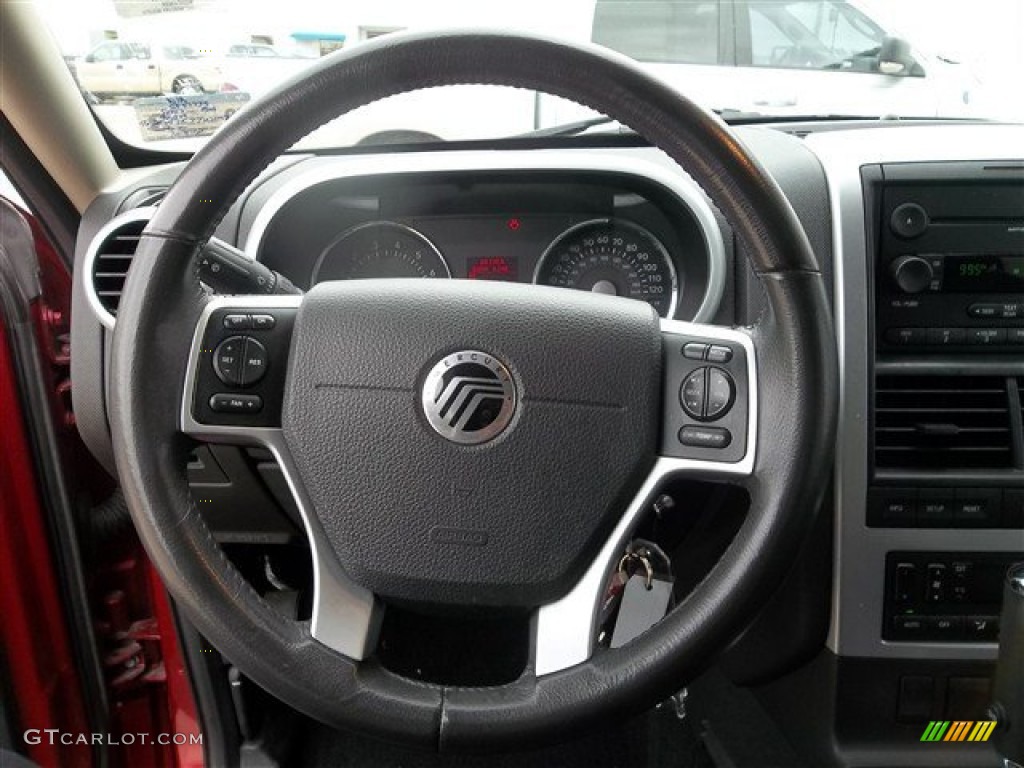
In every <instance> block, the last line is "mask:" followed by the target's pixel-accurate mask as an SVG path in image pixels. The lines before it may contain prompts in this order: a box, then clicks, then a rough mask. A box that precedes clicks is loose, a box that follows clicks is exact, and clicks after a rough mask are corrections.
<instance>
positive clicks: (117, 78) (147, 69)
mask: <svg viewBox="0 0 1024 768" xmlns="http://www.w3.org/2000/svg"><path fill="white" fill-rule="evenodd" d="M75 73H76V75H77V77H78V82H79V85H80V86H81V87H82V89H83V90H85V91H88V92H90V93H92V94H93V95H94V96H97V97H99V98H102V97H105V96H151V95H158V94H163V93H177V94H190V93H203V92H208V93H209V92H214V91H219V90H220V88H221V85H222V84H223V80H224V74H223V71H222V69H221V67H220V66H219V65H218V64H217V62H216V61H215V60H213V59H210V58H208V57H204V56H199V55H197V53H196V51H195V50H194V49H193V48H192V47H191V46H187V45H150V44H148V43H139V42H129V41H122V40H109V41H107V42H104V43H100V44H99V45H98V46H96V47H95V48H93V49H92V51H90V52H89V53H88V54H87V55H85V56H82V57H81V58H79V59H78V60H77V61H76V62H75Z"/></svg>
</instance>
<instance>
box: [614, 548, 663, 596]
mask: <svg viewBox="0 0 1024 768" xmlns="http://www.w3.org/2000/svg"><path fill="white" fill-rule="evenodd" d="M630 560H639V561H640V563H641V564H642V565H643V567H644V586H645V587H646V588H647V589H648V590H650V589H651V585H652V583H653V582H654V568H652V567H651V561H650V560H648V559H647V558H646V557H644V556H643V555H638V554H636V553H635V552H627V553H626V554H624V555H623V556H622V559H621V560H619V565H618V568H617V569H616V570H617V571H618V572H619V573H626V563H627V562H629V561H630ZM627 575H628V574H627Z"/></svg>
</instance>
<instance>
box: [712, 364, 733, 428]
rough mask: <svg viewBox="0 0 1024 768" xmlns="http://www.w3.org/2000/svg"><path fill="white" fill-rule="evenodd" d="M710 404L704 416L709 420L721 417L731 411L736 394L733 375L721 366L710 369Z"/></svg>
mask: <svg viewBox="0 0 1024 768" xmlns="http://www.w3.org/2000/svg"><path fill="white" fill-rule="evenodd" d="M707 387H708V406H707V411H706V412H705V414H704V417H705V418H706V419H707V420H708V421H714V420H715V419H720V418H722V417H723V416H725V414H726V413H728V412H729V409H730V408H731V407H732V400H733V397H734V396H735V394H736V388H735V387H734V386H733V383H732V377H731V376H730V375H729V374H728V373H726V372H725V371H723V370H722V369H721V368H709V369H708V385H707Z"/></svg>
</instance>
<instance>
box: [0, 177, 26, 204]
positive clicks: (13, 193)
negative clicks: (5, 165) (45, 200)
mask: <svg viewBox="0 0 1024 768" xmlns="http://www.w3.org/2000/svg"><path fill="white" fill-rule="evenodd" d="M0 197H4V198H6V199H8V200H10V201H11V202H12V203H14V204H15V205H17V206H19V207H20V208H21V209H22V210H23V211H27V210H28V205H27V204H26V203H25V201H24V200H22V199H21V195H19V194H18V190H16V189H15V188H14V185H13V184H11V180H10V179H8V178H7V174H6V173H4V171H3V169H2V168H0Z"/></svg>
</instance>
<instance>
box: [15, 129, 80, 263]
mask: <svg viewBox="0 0 1024 768" xmlns="http://www.w3.org/2000/svg"><path fill="white" fill-rule="evenodd" d="M0 157H2V158H3V170H4V173H6V174H7V176H8V178H10V180H11V183H12V184H13V185H14V187H15V188H16V189H17V190H18V192H19V194H21V196H22V197H23V198H24V200H25V202H26V203H27V204H28V205H29V207H30V208H31V209H32V210H31V213H32V214H33V215H34V216H35V217H36V221H37V222H39V225H40V226H41V227H42V228H43V231H44V232H46V234H47V236H48V237H49V238H50V242H51V243H53V245H54V247H55V248H56V250H57V253H58V254H59V255H60V257H61V258H62V259H63V260H64V263H65V264H68V265H69V268H70V264H71V263H72V257H73V254H74V252H75V234H76V232H77V231H78V223H79V221H80V218H81V217H80V215H79V213H78V211H77V210H75V206H74V205H72V204H71V201H70V200H69V199H68V197H67V195H65V194H64V191H63V190H62V189H61V188H60V186H59V185H58V184H57V182H56V181H54V179H53V177H52V176H50V174H49V172H48V171H47V170H46V169H45V168H44V167H43V165H42V163H40V162H39V160H38V159H37V158H36V156H35V155H34V154H32V150H31V149H29V148H28V145H27V144H25V142H24V141H23V140H22V138H21V136H19V135H18V133H17V131H15V130H14V126H12V125H11V123H10V122H9V121H8V120H7V117H6V115H3V114H2V113H0Z"/></svg>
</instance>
